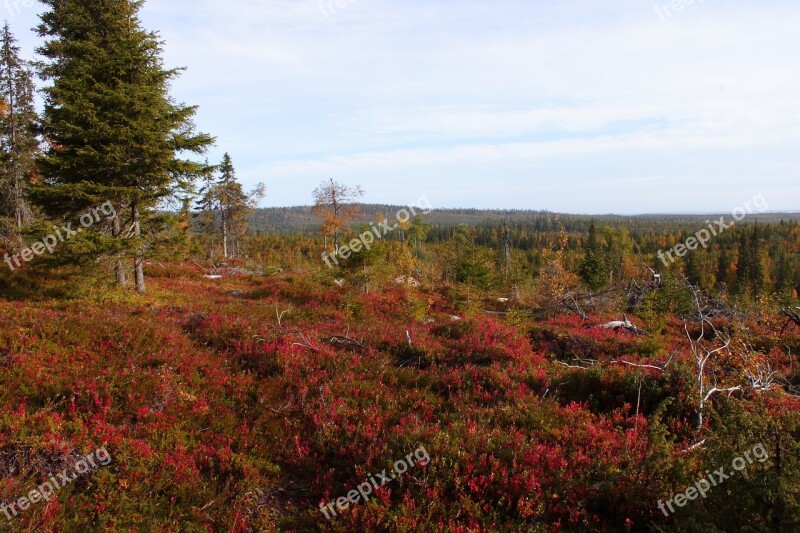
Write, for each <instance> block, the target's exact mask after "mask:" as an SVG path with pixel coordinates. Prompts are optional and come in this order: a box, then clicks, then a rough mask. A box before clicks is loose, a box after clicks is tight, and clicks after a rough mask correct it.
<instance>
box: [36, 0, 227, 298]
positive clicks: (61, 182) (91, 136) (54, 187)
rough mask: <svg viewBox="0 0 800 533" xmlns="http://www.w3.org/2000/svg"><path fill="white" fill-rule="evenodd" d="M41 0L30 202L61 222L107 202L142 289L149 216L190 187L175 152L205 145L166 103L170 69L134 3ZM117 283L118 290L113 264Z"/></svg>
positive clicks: (185, 113)
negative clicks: (36, 150)
mask: <svg viewBox="0 0 800 533" xmlns="http://www.w3.org/2000/svg"><path fill="white" fill-rule="evenodd" d="M42 2H43V3H44V4H45V6H46V7H47V8H48V11H46V12H45V13H43V14H42V16H41V19H42V22H41V24H40V25H39V27H38V33H39V35H40V36H41V37H43V38H45V43H44V45H43V46H41V47H40V48H39V50H38V51H39V53H40V54H41V55H42V56H43V57H44V58H45V61H44V62H42V63H41V64H40V74H41V76H42V78H44V79H45V80H50V81H52V84H51V86H49V87H47V88H46V89H45V90H44V96H45V109H44V117H43V129H44V133H45V135H46V137H47V139H48V141H49V145H50V148H49V150H47V152H46V153H45V154H44V156H43V157H42V158H41V161H40V168H41V172H42V174H43V178H44V186H42V187H38V188H37V190H36V196H37V198H38V200H39V202H40V203H41V204H42V206H43V207H44V208H45V209H46V211H47V212H48V213H50V214H52V215H57V216H62V217H63V216H68V215H74V214H77V213H79V212H81V211H83V210H85V209H86V208H89V207H93V206H97V205H100V204H102V203H104V202H106V201H111V202H112V203H113V204H114V205H115V207H116V212H117V214H118V216H117V217H116V218H115V219H114V220H113V223H112V228H111V232H112V234H113V236H114V237H116V238H117V239H128V240H129V241H130V246H129V247H128V249H129V250H131V251H129V252H126V254H125V255H128V256H130V255H132V256H133V266H134V272H135V287H136V290H137V292H140V293H141V292H144V290H145V282H144V269H143V263H144V259H145V256H146V255H147V251H148V249H149V248H150V247H151V246H152V245H153V244H154V243H152V242H149V241H148V239H146V238H144V237H145V235H146V234H147V229H148V222H149V220H150V216H151V214H152V213H153V211H154V210H155V209H156V208H157V207H158V206H159V205H163V202H165V201H167V200H169V199H172V198H174V197H175V196H176V195H178V194H179V193H180V192H181V191H186V190H188V189H190V188H191V183H192V182H193V181H194V180H195V179H196V178H197V176H198V175H199V174H200V173H201V171H202V168H203V165H202V164H200V163H196V162H194V161H192V160H189V159H184V158H183V157H184V154H201V153H203V152H204V151H205V150H206V148H207V147H208V146H209V145H211V144H212V143H213V138H211V137H210V136H208V135H205V134H199V133H196V132H195V128H194V124H193V122H192V117H193V116H194V114H195V112H196V108H195V107H190V106H185V105H182V104H177V103H175V102H174V101H173V100H172V99H171V98H170V96H169V84H170V82H171V81H172V80H173V79H174V78H175V77H176V76H177V75H178V74H179V70H177V69H166V68H165V67H164V66H163V63H162V60H161V55H162V53H163V49H162V42H161V41H160V40H159V38H158V35H157V34H156V33H154V32H149V31H146V30H144V29H143V28H142V27H141V23H140V21H139V19H138V16H137V14H138V12H139V10H140V9H141V7H142V4H143V2H142V1H141V0H106V1H103V2H98V1H97V0H70V1H69V2H64V1H62V0H42ZM122 217H125V221H124V226H125V228H123V225H122ZM117 280H118V282H119V283H120V284H124V283H125V278H124V270H123V268H122V266H121V263H118V265H117Z"/></svg>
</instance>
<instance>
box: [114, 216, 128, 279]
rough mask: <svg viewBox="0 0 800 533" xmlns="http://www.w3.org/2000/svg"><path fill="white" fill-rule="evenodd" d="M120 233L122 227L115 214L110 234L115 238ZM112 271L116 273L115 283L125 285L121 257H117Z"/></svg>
mask: <svg viewBox="0 0 800 533" xmlns="http://www.w3.org/2000/svg"><path fill="white" fill-rule="evenodd" d="M121 233H122V229H121V227H120V223H119V215H117V216H115V217H114V220H112V227H111V234H112V235H113V236H114V238H115V239H119V238H120V234H121ZM114 271H115V272H116V273H117V285H119V286H120V287H124V286H125V285H127V284H128V280H127V279H126V277H125V264H124V263H123V262H122V259H117V262H116V264H115V265H114Z"/></svg>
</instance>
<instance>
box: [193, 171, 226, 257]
mask: <svg viewBox="0 0 800 533" xmlns="http://www.w3.org/2000/svg"><path fill="white" fill-rule="evenodd" d="M218 168H219V167H216V166H209V165H208V161H206V168H205V172H203V174H202V177H201V182H202V186H201V187H200V190H199V191H198V195H199V198H198V199H197V201H195V204H194V211H193V213H192V217H193V219H194V222H195V229H196V230H197V231H198V232H199V233H200V234H201V235H203V236H205V237H207V238H208V243H209V250H208V257H209V259H211V260H212V261H213V260H214V245H215V242H216V237H217V235H218V234H219V228H218V224H217V213H218V212H219V197H218V196H219V195H218V194H217V184H216V183H215V182H214V172H216V171H217V170H218Z"/></svg>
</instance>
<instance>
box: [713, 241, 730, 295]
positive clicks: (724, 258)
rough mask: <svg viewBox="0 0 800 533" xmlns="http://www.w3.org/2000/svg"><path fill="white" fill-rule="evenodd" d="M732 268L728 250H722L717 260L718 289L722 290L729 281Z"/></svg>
mask: <svg viewBox="0 0 800 533" xmlns="http://www.w3.org/2000/svg"><path fill="white" fill-rule="evenodd" d="M730 267H731V256H730V254H729V253H728V249H727V248H724V247H723V248H722V250H721V251H720V253H719V257H718V258H717V275H716V277H717V288H718V289H719V290H722V289H723V287H725V285H726V283H727V279H728V271H729V270H730Z"/></svg>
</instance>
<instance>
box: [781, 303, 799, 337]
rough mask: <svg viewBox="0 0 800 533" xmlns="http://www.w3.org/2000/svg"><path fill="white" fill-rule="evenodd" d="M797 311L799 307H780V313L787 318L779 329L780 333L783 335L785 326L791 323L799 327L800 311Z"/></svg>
mask: <svg viewBox="0 0 800 533" xmlns="http://www.w3.org/2000/svg"><path fill="white" fill-rule="evenodd" d="M798 311H800V307H795V308H794V309H792V308H791V307H786V308H784V309H781V313H783V314H784V315H785V316H786V317H787V318H788V320H787V321H786V324H784V326H783V328H782V329H781V335H783V333H784V331H786V328H787V327H789V325H791V324H794V325H795V326H796V327H800V313H798Z"/></svg>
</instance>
